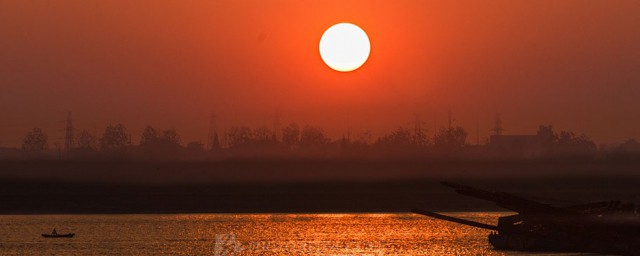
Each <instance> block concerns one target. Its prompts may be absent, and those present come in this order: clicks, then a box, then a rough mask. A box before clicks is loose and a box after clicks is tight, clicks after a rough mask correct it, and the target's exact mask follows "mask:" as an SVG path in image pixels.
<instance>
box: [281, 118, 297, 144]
mask: <svg viewBox="0 0 640 256" xmlns="http://www.w3.org/2000/svg"><path fill="white" fill-rule="evenodd" d="M299 141H300V126H298V124H296V123H291V124H289V125H287V127H285V128H283V129H282V144H284V145H285V146H287V147H289V148H292V147H294V146H295V145H297V144H298V142H299Z"/></svg>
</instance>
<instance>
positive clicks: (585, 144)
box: [556, 131, 597, 154]
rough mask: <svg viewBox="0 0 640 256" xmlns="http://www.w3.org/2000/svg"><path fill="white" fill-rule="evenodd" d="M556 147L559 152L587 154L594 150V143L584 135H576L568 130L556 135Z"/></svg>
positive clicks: (595, 147)
mask: <svg viewBox="0 0 640 256" xmlns="http://www.w3.org/2000/svg"><path fill="white" fill-rule="evenodd" d="M556 147H557V150H558V153H561V154H589V153H593V152H595V151H596V149H597V146H596V144H595V143H594V142H593V141H592V140H591V139H589V137H587V136H585V135H580V136H576V135H575V134H574V133H573V132H570V131H561V132H560V134H558V135H556Z"/></svg>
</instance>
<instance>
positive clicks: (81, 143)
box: [76, 130, 98, 152]
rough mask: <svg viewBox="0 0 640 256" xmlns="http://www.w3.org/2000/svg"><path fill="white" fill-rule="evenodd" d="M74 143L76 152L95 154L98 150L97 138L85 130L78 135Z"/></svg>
mask: <svg viewBox="0 0 640 256" xmlns="http://www.w3.org/2000/svg"><path fill="white" fill-rule="evenodd" d="M76 141H77V143H78V148H77V150H78V151H81V152H95V151H97V150H98V138H96V136H95V135H93V134H91V133H90V132H88V131H86V130H83V131H81V132H80V133H79V134H78V138H77V139H76Z"/></svg>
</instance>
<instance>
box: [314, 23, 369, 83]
mask: <svg viewBox="0 0 640 256" xmlns="http://www.w3.org/2000/svg"><path fill="white" fill-rule="evenodd" d="M370 51H371V44H370V43H369V37H368V36H367V33H365V32H364V30H362V29H361V28H360V27H358V26H356V25H354V24H351V23H338V24H335V25H333V26H331V27H330V28H329V29H327V31H325V32H324V34H323V35H322V38H320V57H322V60H323V61H324V63H325V64H327V66H329V67H330V68H332V69H334V70H337V71H340V72H349V71H353V70H356V69H358V68H359V67H361V66H362V65H363V64H364V63H365V62H366V61H367V59H368V58H369V52H370Z"/></svg>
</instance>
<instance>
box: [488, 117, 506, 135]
mask: <svg viewBox="0 0 640 256" xmlns="http://www.w3.org/2000/svg"><path fill="white" fill-rule="evenodd" d="M491 131H493V135H496V136H499V135H502V132H503V131H504V129H503V128H502V119H500V114H497V115H496V121H494V123H493V129H491Z"/></svg>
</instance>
